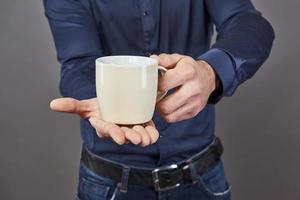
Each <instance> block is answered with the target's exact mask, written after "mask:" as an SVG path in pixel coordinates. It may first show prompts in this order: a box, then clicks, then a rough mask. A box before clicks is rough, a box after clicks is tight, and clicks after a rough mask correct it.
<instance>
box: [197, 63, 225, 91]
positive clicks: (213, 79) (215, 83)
mask: <svg viewBox="0 0 300 200" xmlns="http://www.w3.org/2000/svg"><path fill="white" fill-rule="evenodd" d="M197 62H198V63H199V64H200V65H202V67H203V68H204V70H205V71H206V73H207V75H208V76H207V77H208V82H209V85H210V89H211V93H213V92H214V91H215V90H217V88H218V87H219V85H220V81H219V78H218V76H217V74H216V72H215V70H214V69H213V67H212V66H211V65H210V64H208V63H207V62H205V61H203V60H199V61H197Z"/></svg>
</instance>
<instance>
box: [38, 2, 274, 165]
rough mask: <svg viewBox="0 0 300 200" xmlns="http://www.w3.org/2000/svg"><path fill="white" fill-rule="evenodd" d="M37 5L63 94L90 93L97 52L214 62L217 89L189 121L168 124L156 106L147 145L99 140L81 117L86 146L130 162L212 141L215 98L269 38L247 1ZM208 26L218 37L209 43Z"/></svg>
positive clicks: (247, 73)
mask: <svg viewBox="0 0 300 200" xmlns="http://www.w3.org/2000/svg"><path fill="white" fill-rule="evenodd" d="M44 5H45V13H46V16H47V17H48V20H49V24H50V27H51V30H52V33H53V37H54V41H55V46H56V49H57V55H58V60H59V62H60V63H61V66H62V67H61V82H60V90H61V93H62V95H63V96H68V97H74V98H76V99H87V98H94V97H95V96H96V92H95V59H96V58H98V57H101V56H107V55H140V56H149V55H151V54H159V53H179V54H184V55H188V56H191V57H193V58H194V59H202V60H204V61H206V62H208V63H209V64H210V65H211V66H212V67H213V68H214V70H215V72H216V74H217V76H218V77H219V79H220V82H221V87H222V92H221V94H219V95H217V96H214V98H212V99H210V102H209V104H208V105H207V106H206V107H205V108H204V109H203V110H202V111H201V112H200V113H199V114H198V115H197V116H195V117H193V118H191V119H189V120H184V121H181V122H177V123H172V124H169V123H167V122H166V121H164V120H163V118H162V117H161V116H160V114H159V113H158V112H157V111H155V114H154V116H153V120H154V122H155V124H156V126H157V129H158V130H159V132H160V138H159V139H158V141H157V143H155V144H153V145H150V146H147V147H141V146H138V145H134V144H125V145H117V144H116V143H114V142H112V141H111V140H109V139H103V138H98V137H97V134H96V133H95V130H94V129H93V127H92V126H91V125H90V124H89V122H88V121H87V120H81V136H82V139H83V142H84V145H85V146H86V147H87V148H88V149H89V150H90V151H91V152H93V153H95V154H97V155H100V156H103V157H106V158H109V159H112V160H115V161H119V162H123V163H128V164H134V165H142V166H154V165H163V164H169V163H172V162H178V161H180V160H182V159H186V158H188V157H190V156H191V155H193V154H194V153H197V152H198V151H200V150H202V149H203V148H205V147H206V146H207V145H208V144H209V143H211V141H212V140H213V138H214V126H215V116H214V112H215V111H214V103H217V102H218V101H219V100H220V99H222V97H223V96H231V95H232V94H233V93H234V91H235V90H236V89H237V87H238V86H239V85H240V84H241V83H242V82H244V81H245V80H247V79H249V78H250V77H251V76H252V75H253V74H254V73H255V72H256V71H257V69H258V68H259V67H260V66H261V65H262V63H263V62H264V61H265V60H266V58H267V57H268V55H269V53H270V49H271V46H272V41H273V39H274V33H273V30H272V27H271V26H270V24H269V23H268V22H267V21H266V20H265V19H264V18H263V17H262V16H261V14H260V13H259V12H258V11H256V10H255V8H254V7H253V5H252V4H251V2H250V1H249V0H226V1H224V0H223V1H222V0H44ZM213 25H215V26H216V30H217V32H218V37H217V41H216V43H214V44H213V45H212V46H211V37H212V34H213ZM124 106H126V105H124ZM242 132H243V131H242V130H241V134H242ZM70 137H71V138H72V137H74V136H70Z"/></svg>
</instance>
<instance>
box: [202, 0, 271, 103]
mask: <svg viewBox="0 0 300 200" xmlns="http://www.w3.org/2000/svg"><path fill="white" fill-rule="evenodd" d="M206 7H207V10H208V13H209V15H210V18H211V19H212V22H213V23H214V24H215V25H216V29H217V32H218V35H217V40H216V43H215V44H213V46H212V48H211V49H210V50H208V51H207V52H205V53H204V54H203V55H201V56H199V58H198V59H201V60H204V61H206V62H207V63H209V64H210V65H211V66H212V67H213V68H214V70H215V72H216V74H217V76H218V77H219V79H220V83H221V88H222V89H221V92H220V94H218V95H214V97H213V98H212V99H211V100H210V103H216V102H218V101H219V100H220V99H221V98H222V97H223V96H231V95H233V93H234V92H235V90H236V89H237V88H238V86H239V85H240V84H241V83H243V82H244V81H246V80H247V79H249V78H251V77H252V76H253V75H254V74H255V72H256V71H257V70H258V68H259V67H260V66H261V65H262V64H263V63H264V61H265V60H266V59H267V58H268V56H269V54H270V51H271V47H272V44H273V40H274V31H273V28H272V26H271V25H270V23H269V22H268V21H267V20H266V19H265V18H263V17H262V15H261V13H260V12H258V11H257V10H256V9H255V8H254V6H253V5H252V3H251V2H250V1H249V0H226V1H220V0H206Z"/></svg>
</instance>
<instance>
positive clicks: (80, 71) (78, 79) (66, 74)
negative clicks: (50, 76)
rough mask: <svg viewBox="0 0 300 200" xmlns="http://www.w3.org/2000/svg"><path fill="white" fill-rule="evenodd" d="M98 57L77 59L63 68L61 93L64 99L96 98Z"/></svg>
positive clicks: (68, 62) (66, 63)
mask: <svg viewBox="0 0 300 200" xmlns="http://www.w3.org/2000/svg"><path fill="white" fill-rule="evenodd" d="M97 57H98V56H90V57H84V58H77V59H74V60H70V61H67V62H65V63H64V64H63V65H62V68H61V80H60V92H61V94H62V96H64V97H73V98H75V99H90V98H93V97H95V96H96V89H95V60H96V58H97Z"/></svg>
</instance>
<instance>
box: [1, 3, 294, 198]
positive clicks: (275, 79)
mask: <svg viewBox="0 0 300 200" xmlns="http://www.w3.org/2000/svg"><path fill="white" fill-rule="evenodd" d="M254 3H255V5H256V6H257V8H258V9H259V10H261V11H263V13H264V15H265V16H266V17H267V18H268V19H269V20H270V21H271V22H272V24H273V26H274V28H275V30H276V36H277V38H276V41H275V45H274V49H273V53H272V55H271V57H270V59H269V60H268V61H267V63H266V64H265V65H264V66H263V67H262V68H261V70H260V71H259V72H258V73H257V75H256V76H255V77H254V78H253V79H252V80H251V81H249V82H247V83H245V84H244V85H243V86H241V87H240V88H239V90H238V91H237V92H236V94H235V96H234V97H232V98H225V99H223V100H222V102H221V103H219V104H218V106H217V134H218V135H219V136H221V137H222V139H223V141H224V145H225V148H226V150H225V156H224V160H225V165H226V172H227V175H228V178H229V180H230V182H231V184H232V185H233V199H234V200H248V199H249V200H253V199H256V200H266V199H272V200H281V199H300V189H299V187H300V173H299V169H300V158H299V154H298V153H299V152H300V143H299V142H300V134H299V128H298V125H299V119H300V118H299V110H300V108H299V102H300V87H299V86H300V78H299V74H300V67H299V65H300V61H299V55H298V53H299V51H298V46H299V45H300V44H299V40H298V37H299V35H300V29H299V25H300V24H299V22H298V19H299V17H300V16H299V14H298V13H299V11H298V9H299V7H300V1H295V0H285V1H282V0H273V1H259V0H255V1H254ZM0 27H1V28H0V66H1V67H0V97H1V98H0V105H1V112H0V130H1V133H0V199H1V200H2V199H3V200H15V199H28V200H29V199H43V200H47V199H49V200H50V199H51V200H52V199H58V200H59V199H62V200H66V199H73V197H74V194H75V188H76V181H77V170H78V160H79V151H80V137H79V125H78V117H76V116H71V115H66V114H57V113H53V112H51V111H50V110H49V108H48V103H49V101H50V100H51V99H52V98H55V97H58V96H59V92H58V82H59V65H58V63H57V62H56V58H55V56H56V55H55V50H54V46H53V42H52V37H51V35H50V31H49V28H48V24H47V21H46V19H45V17H44V16H43V9H42V4H41V1H39V0H26V1H21V0H19V1H18V0H1V1H0Z"/></svg>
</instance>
